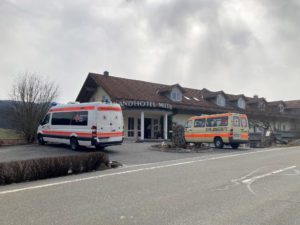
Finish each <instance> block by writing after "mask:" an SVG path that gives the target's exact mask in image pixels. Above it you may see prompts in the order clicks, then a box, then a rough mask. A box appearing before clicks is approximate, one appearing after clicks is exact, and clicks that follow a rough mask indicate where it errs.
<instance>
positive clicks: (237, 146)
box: [230, 143, 240, 149]
mask: <svg viewBox="0 0 300 225" xmlns="http://www.w3.org/2000/svg"><path fill="white" fill-rule="evenodd" d="M230 145H231V148H233V149H238V148H239V146H240V144H239V143H232V144H230Z"/></svg>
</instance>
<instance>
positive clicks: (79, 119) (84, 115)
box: [71, 111, 88, 126]
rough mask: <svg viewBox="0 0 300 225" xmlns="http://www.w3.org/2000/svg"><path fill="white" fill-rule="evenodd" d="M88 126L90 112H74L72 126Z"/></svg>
mask: <svg viewBox="0 0 300 225" xmlns="http://www.w3.org/2000/svg"><path fill="white" fill-rule="evenodd" d="M87 124H88V112H87V111H80V112H74V114H73V117H72V121H71V125H74V126H86V125H87Z"/></svg>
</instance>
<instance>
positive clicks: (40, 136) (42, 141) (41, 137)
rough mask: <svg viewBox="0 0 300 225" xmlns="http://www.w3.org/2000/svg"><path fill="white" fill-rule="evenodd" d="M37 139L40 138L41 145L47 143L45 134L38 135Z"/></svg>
mask: <svg viewBox="0 0 300 225" xmlns="http://www.w3.org/2000/svg"><path fill="white" fill-rule="evenodd" d="M37 139H38V143H39V144H40V145H44V144H45V141H44V138H43V136H42V135H41V134H39V135H38V137H37Z"/></svg>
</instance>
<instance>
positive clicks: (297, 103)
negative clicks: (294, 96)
mask: <svg viewBox="0 0 300 225" xmlns="http://www.w3.org/2000/svg"><path fill="white" fill-rule="evenodd" d="M285 105H286V108H288V109H300V100H291V101H285Z"/></svg>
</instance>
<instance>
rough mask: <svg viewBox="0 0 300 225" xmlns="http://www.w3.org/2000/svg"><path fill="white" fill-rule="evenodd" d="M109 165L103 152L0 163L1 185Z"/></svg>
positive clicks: (87, 170) (81, 171)
mask: <svg viewBox="0 0 300 225" xmlns="http://www.w3.org/2000/svg"><path fill="white" fill-rule="evenodd" d="M108 167H109V159H108V156H107V155H106V154H105V153H103V152H92V153H84V154H81V155H72V156H59V157H49V158H38V159H30V160H22V161H12V162H3V163H0V185H5V184H11V183H19V182H24V181H32V180H40V179H46V178H52V177H60V176H66V175H69V174H78V173H84V172H90V171H94V170H99V169H106V168H108Z"/></svg>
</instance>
